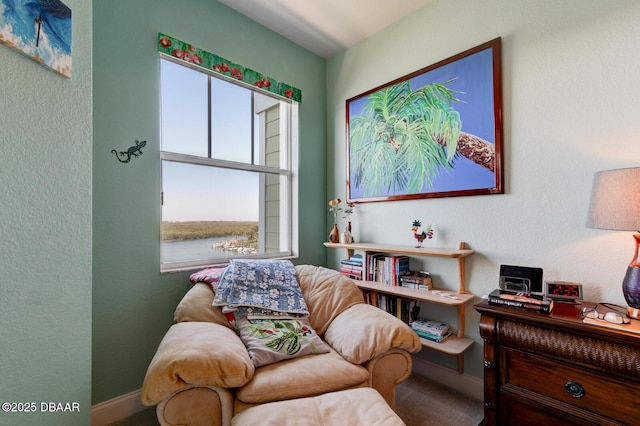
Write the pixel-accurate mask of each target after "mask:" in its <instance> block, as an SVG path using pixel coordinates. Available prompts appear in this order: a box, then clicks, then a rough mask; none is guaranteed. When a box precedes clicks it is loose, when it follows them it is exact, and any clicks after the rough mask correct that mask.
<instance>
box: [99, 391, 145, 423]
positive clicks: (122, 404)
mask: <svg viewBox="0 0 640 426" xmlns="http://www.w3.org/2000/svg"><path fill="white" fill-rule="evenodd" d="M140 395H141V393H140V390H137V391H133V392H129V393H127V394H124V395H120V396H118V397H116V398H113V399H110V400H108V401H104V402H101V403H99V404H96V405H94V406H92V407H91V426H106V425H109V424H111V423H114V422H117V421H118V420H122V419H124V418H125V417H129V416H132V415H134V414H136V413H138V412H140V411H142V410H144V409H146V408H148V407H146V406H144V405H142V402H141V400H140Z"/></svg>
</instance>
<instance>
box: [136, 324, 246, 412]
mask: <svg viewBox="0 0 640 426" xmlns="http://www.w3.org/2000/svg"><path fill="white" fill-rule="evenodd" d="M254 371H255V367H254V366H253V363H252V362H251V359H250V358H249V354H248V353H247V350H246V348H245V346H244V344H243V343H242V341H241V340H240V338H239V337H238V336H237V335H236V334H235V332H234V331H232V330H231V329H229V328H228V327H225V326H222V325H219V324H214V323H209V322H181V323H178V324H174V325H173V326H172V327H171V328H170V329H169V331H167V334H166V335H165V336H164V338H163V339H162V341H161V342H160V345H159V346H158V350H157V351H156V354H155V356H154V357H153V359H152V360H151V364H149V368H148V369H147V373H146V375H145V378H144V383H143V385H142V403H143V404H145V405H156V404H158V403H159V402H160V401H162V400H163V399H164V398H166V397H168V396H170V395H172V394H173V393H175V392H177V391H179V390H181V389H183V388H187V387H193V386H212V387H221V388H234V387H240V386H243V385H244V384H246V383H247V382H248V381H249V380H251V378H252V377H253V373H254Z"/></svg>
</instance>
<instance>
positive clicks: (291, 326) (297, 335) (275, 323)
mask: <svg viewBox="0 0 640 426" xmlns="http://www.w3.org/2000/svg"><path fill="white" fill-rule="evenodd" d="M236 327H237V329H238V334H239V335H240V339H241V340H242V342H243V343H244V345H245V346H246V347H247V351H248V352H249V357H250V358H251V361H252V362H253V365H255V366H256V367H260V366H263V365H267V364H273V363H275V362H278V361H282V360H285V359H291V358H296V357H300V356H304V355H310V354H321V353H327V352H329V346H327V344H326V343H324V342H323V341H322V340H321V339H320V337H318V335H317V334H316V332H315V330H314V329H313V328H311V325H310V324H309V320H308V319H306V318H297V319H277V318H268V319H267V318H264V319H248V318H246V317H245V318H241V319H238V320H237V321H236Z"/></svg>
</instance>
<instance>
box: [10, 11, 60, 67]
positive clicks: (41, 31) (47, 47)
mask: <svg viewBox="0 0 640 426" xmlns="http://www.w3.org/2000/svg"><path fill="white" fill-rule="evenodd" d="M0 44H4V45H5V46H8V47H10V48H12V49H15V50H17V51H18V52H20V53H22V54H24V55H25V56H28V57H29V58H31V59H33V60H34V61H36V62H38V63H40V64H42V65H44V66H45V67H47V68H50V69H52V70H53V71H55V72H57V73H60V74H62V75H63V76H65V77H67V78H71V9H69V8H68V7H67V6H66V5H65V4H64V3H62V2H61V1H60V0H0Z"/></svg>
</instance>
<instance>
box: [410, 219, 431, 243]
mask: <svg viewBox="0 0 640 426" xmlns="http://www.w3.org/2000/svg"><path fill="white" fill-rule="evenodd" d="M421 227H422V223H421V222H420V221H419V220H414V221H413V226H411V230H412V231H413V238H415V239H416V241H418V245H417V246H416V248H421V247H422V242H423V241H424V240H425V239H427V238H429V239H431V238H433V229H431V225H429V226H427V229H426V231H425V230H422V229H421Z"/></svg>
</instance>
